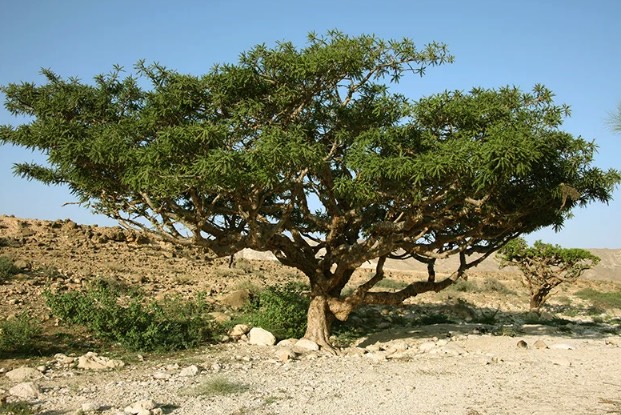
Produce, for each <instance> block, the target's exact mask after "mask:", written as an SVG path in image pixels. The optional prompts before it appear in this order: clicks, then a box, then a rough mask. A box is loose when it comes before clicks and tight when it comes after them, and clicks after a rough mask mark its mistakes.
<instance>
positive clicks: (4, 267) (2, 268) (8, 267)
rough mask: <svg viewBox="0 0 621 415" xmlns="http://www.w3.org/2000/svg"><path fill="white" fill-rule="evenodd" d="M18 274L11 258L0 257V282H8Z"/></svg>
mask: <svg viewBox="0 0 621 415" xmlns="http://www.w3.org/2000/svg"><path fill="white" fill-rule="evenodd" d="M18 272H19V268H17V267H16V266H15V263H14V262H13V260H12V259H11V258H8V257H5V256H0V282H2V281H3V280H8V279H9V278H11V277H13V276H14V275H15V274H17V273H18Z"/></svg>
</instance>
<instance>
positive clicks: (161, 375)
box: [153, 372, 171, 380]
mask: <svg viewBox="0 0 621 415" xmlns="http://www.w3.org/2000/svg"><path fill="white" fill-rule="evenodd" d="M170 378H171V375H170V373H166V372H155V373H154V374H153V379H161V380H166V379H170Z"/></svg>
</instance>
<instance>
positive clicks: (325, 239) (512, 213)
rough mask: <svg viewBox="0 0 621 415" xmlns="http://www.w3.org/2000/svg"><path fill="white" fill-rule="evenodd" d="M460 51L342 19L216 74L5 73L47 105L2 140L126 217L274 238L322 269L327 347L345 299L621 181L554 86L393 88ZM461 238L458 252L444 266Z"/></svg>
mask: <svg viewBox="0 0 621 415" xmlns="http://www.w3.org/2000/svg"><path fill="white" fill-rule="evenodd" d="M452 60H453V58H452V56H451V55H450V54H449V52H448V51H447V48H446V46H445V45H443V44H440V43H431V44H429V45H426V46H424V47H423V48H422V49H418V48H417V47H416V46H415V44H414V43H413V42H412V41H410V40H407V39H404V40H399V41H397V40H389V41H385V40H382V39H378V38H376V37H374V36H369V35H362V36H358V37H350V36H347V35H344V34H342V33H340V32H337V31H332V32H328V33H327V34H326V35H324V36H318V35H315V34H310V35H309V38H308V43H307V45H306V46H305V47H303V48H300V49H298V48H296V47H295V46H294V45H293V44H291V43H289V42H282V43H278V44H276V45H275V46H274V47H267V46H265V45H258V46H256V47H254V48H252V49H251V50H249V51H248V52H245V53H242V54H241V56H240V59H239V62H238V63H237V64H225V65H218V66H215V67H214V68H213V69H211V70H210V71H209V72H208V73H207V74H205V75H202V76H195V75H188V74H180V73H177V72H175V71H173V70H170V69H167V68H164V67H162V66H160V65H158V64H152V65H147V64H145V63H144V62H139V63H138V64H137V65H136V74H135V75H128V76H125V77H124V76H123V72H122V68H115V70H114V71H112V72H111V73H110V74H108V75H101V76H98V77H96V78H95V82H94V83H93V84H87V83H83V82H81V81H79V80H78V79H74V78H69V79H63V78H61V77H60V76H59V75H57V74H55V73H53V72H52V71H51V70H47V69H46V70H43V75H44V76H45V78H46V80H47V81H46V83H45V84H43V85H40V86H37V85H35V84H33V83H22V84H9V85H8V86H4V87H2V91H3V92H4V94H5V95H6V104H5V105H6V107H7V108H8V109H9V110H10V111H11V112H12V113H13V114H16V115H25V116H29V117H31V119H32V121H30V122H28V123H24V124H22V125H19V126H16V127H12V126H3V127H2V129H1V130H0V140H1V142H3V143H12V144H16V145H21V146H25V147H28V148H32V149H38V150H40V151H42V152H44V153H45V154H46V155H47V156H48V160H49V166H41V165H35V164H28V163H21V164H17V165H16V166H15V173H16V174H18V175H21V176H23V177H25V178H29V179H36V180H40V181H42V182H44V183H47V184H65V185H67V186H69V188H70V189H71V191H72V192H73V193H74V194H75V195H76V196H77V198H78V200H79V201H80V202H81V203H83V204H86V205H88V206H90V207H92V209H94V210H95V211H96V212H99V213H103V214H105V215H108V216H109V217H112V218H114V219H117V220H118V221H119V223H120V224H122V225H123V226H127V227H134V228H142V229H146V230H148V231H150V232H152V233H153V234H155V235H157V236H159V237H160V238H163V239H166V240H169V241H171V242H173V243H175V244H178V245H182V246H194V247H198V248H201V249H204V250H206V251H208V252H210V253H211V254H212V255H215V256H228V255H231V254H232V253H234V252H237V251H239V250H241V249H243V248H251V249H255V250H258V251H271V252H272V253H274V255H275V256H276V257H277V258H278V260H279V261H280V262H281V263H282V264H284V265H286V266H291V267H295V268H297V269H299V270H300V271H302V272H303V273H304V274H305V275H306V276H307V277H308V279H309V282H310V286H311V296H312V300H311V305H310V307H309V312H308V324H307V331H306V335H305V336H306V337H307V338H309V339H312V340H314V341H316V342H317V343H319V344H320V345H322V346H323V347H324V348H327V349H328V350H330V344H329V334H330V326H331V323H332V321H333V320H334V318H337V319H339V320H345V319H347V317H348V315H349V313H350V312H351V311H352V310H353V309H354V308H356V307H359V306H361V305H364V304H395V305H396V304H400V303H402V302H403V301H404V300H405V299H406V298H409V297H412V296H415V295H417V294H421V293H424V292H428V291H439V290H442V289H444V288H446V287H448V286H449V285H450V284H452V283H453V282H454V281H455V280H457V279H458V278H460V277H461V276H462V275H463V274H464V272H466V270H467V269H469V268H471V267H473V266H476V265H477V264H478V263H480V261H482V260H483V259H485V258H486V257H488V256H489V255H491V254H492V253H493V252H494V251H496V250H497V249H498V248H500V247H502V246H503V245H504V244H506V243H507V242H509V241H510V240H511V239H513V238H515V237H517V236H519V235H521V234H523V233H528V232H531V231H533V230H536V229H539V228H541V227H545V226H549V225H552V226H555V227H560V226H562V225H563V222H564V220H565V218H566V217H568V215H570V212H571V209H572V208H574V207H575V206H584V205H587V204H588V203H590V202H593V201H604V202H606V201H608V200H609V199H610V198H611V193H612V191H613V190H614V187H615V186H616V184H618V183H619V181H620V175H619V173H618V172H617V171H615V170H609V171H602V170H600V169H598V168H596V167H593V166H591V162H592V157H593V153H594V151H595V148H596V147H595V145H594V144H593V143H591V142H587V141H585V140H583V139H582V138H579V137H578V138H576V137H573V136H572V135H570V134H568V133H566V132H563V131H561V130H560V129H559V127H560V125H561V123H562V120H563V118H564V117H565V116H566V115H567V113H568V108H567V107H566V106H563V105H556V104H554V102H553V94H552V93H551V92H550V91H549V90H547V89H546V88H545V87H543V86H540V85H537V86H535V87H534V90H533V91H532V92H529V93H524V92H521V91H520V90H519V89H517V88H514V87H503V88H499V89H497V90H494V89H482V88H475V89H473V90H472V91H470V92H468V93H466V92H462V91H446V92H443V93H440V94H437V95H433V96H429V97H426V98H422V99H420V100H418V101H414V100H412V99H409V98H407V97H406V96H404V95H403V94H400V93H396V92H394V91H393V90H392V88H391V87H392V86H394V84H396V83H397V82H399V81H402V79H403V77H404V76H407V75H409V74H416V75H423V74H424V72H425V70H426V69H427V68H428V67H433V66H437V65H441V64H445V63H450V62H452ZM145 81H146V82H145ZM147 82H148V83H150V87H148V88H145V89H143V87H141V85H144V84H145V83H147ZM450 255H459V258H460V266H459V268H458V269H456V270H455V272H454V274H452V275H451V276H449V277H445V278H442V279H440V280H436V275H435V271H434V264H435V261H436V259H438V258H445V257H448V256H450ZM408 256H410V257H414V258H416V259H418V260H420V261H422V262H424V263H426V264H427V268H428V270H429V276H428V278H427V279H426V280H424V281H413V282H412V283H411V284H410V285H408V286H407V287H406V288H404V289H402V290H400V291H397V292H378V291H376V290H373V287H374V286H375V285H376V284H377V283H378V282H379V281H380V280H381V279H382V278H383V275H384V271H383V267H384V264H385V261H386V260H387V259H388V258H393V259H399V258H401V259H402V258H405V257H408ZM376 259H377V268H376V271H375V274H374V275H373V277H372V278H370V279H369V280H368V281H366V282H365V283H364V284H362V285H361V286H359V287H357V288H356V289H355V290H354V291H353V293H352V294H351V295H349V296H343V295H342V293H341V291H342V290H343V287H345V285H346V284H347V283H348V282H349V280H350V278H351V277H352V274H353V273H354V271H355V270H356V269H357V268H358V267H359V266H360V265H362V264H363V263H365V262H367V261H370V260H376Z"/></svg>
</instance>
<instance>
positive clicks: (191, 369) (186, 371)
mask: <svg viewBox="0 0 621 415" xmlns="http://www.w3.org/2000/svg"><path fill="white" fill-rule="evenodd" d="M200 371H201V370H200V369H199V368H198V366H196V365H192V366H188V367H184V368H183V369H181V372H179V376H183V377H192V376H196V375H198V374H199V373H200Z"/></svg>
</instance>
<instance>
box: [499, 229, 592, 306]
mask: <svg viewBox="0 0 621 415" xmlns="http://www.w3.org/2000/svg"><path fill="white" fill-rule="evenodd" d="M497 257H498V258H499V259H500V261H501V263H500V265H501V266H502V267H504V266H516V267H518V268H519V270H520V271H521V272H522V274H523V276H524V279H525V281H526V284H525V285H526V286H527V287H528V289H529V292H530V296H531V301H530V307H531V309H540V308H541V306H542V305H543V304H544V303H545V302H546V301H547V299H548V298H549V296H550V295H551V291H552V289H554V288H555V287H557V286H558V285H560V284H562V283H572V282H574V281H576V280H577V279H578V278H579V277H580V275H582V273H583V272H584V271H586V270H587V269H590V268H592V267H593V266H595V265H596V264H597V263H599V261H600V258H599V257H597V256H595V255H593V254H591V253H590V252H589V251H587V250H585V249H577V248H562V247H560V246H559V245H551V244H546V243H543V242H541V241H536V242H535V243H534V245H533V246H532V247H529V246H528V244H527V243H526V241H525V240H524V239H523V238H516V239H514V240H512V241H510V242H509V243H507V244H506V245H505V246H504V247H503V248H501V249H500V250H499V251H498V254H497Z"/></svg>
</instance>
